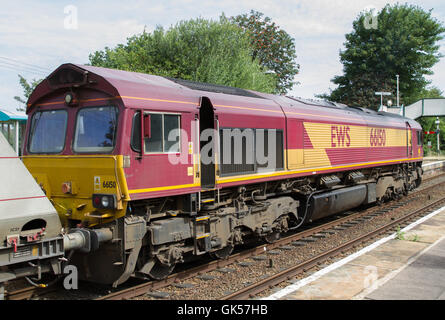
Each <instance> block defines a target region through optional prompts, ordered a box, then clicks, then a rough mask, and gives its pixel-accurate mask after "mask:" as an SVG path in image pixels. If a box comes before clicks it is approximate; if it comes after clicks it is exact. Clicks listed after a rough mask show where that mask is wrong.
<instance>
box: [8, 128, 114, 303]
mask: <svg viewBox="0 0 445 320" xmlns="http://www.w3.org/2000/svg"><path fill="white" fill-rule="evenodd" d="M0 177H1V179H0V300H2V299H4V283H5V282H6V281H10V280H14V279H17V278H21V277H30V276H34V277H36V278H37V280H40V278H41V274H42V273H46V272H51V273H53V274H55V275H61V274H63V269H62V268H63V267H64V265H66V264H67V263H69V261H68V260H67V259H66V258H64V256H65V253H68V252H70V251H72V250H80V251H81V252H84V253H89V252H91V251H94V250H95V249H97V248H98V247H99V244H100V243H101V242H105V241H108V240H110V239H111V238H112V234H111V231H110V230H109V229H106V228H104V229H94V230H93V229H73V230H71V231H70V233H69V234H65V233H64V232H63V229H62V225H61V222H60V219H59V215H58V213H57V211H56V209H55V208H54V207H53V206H52V204H51V202H50V201H49V200H48V198H47V197H46V196H45V194H44V192H43V190H42V189H41V188H40V186H39V185H38V184H37V182H36V181H35V180H34V178H33V177H32V175H31V174H30V173H29V172H28V170H27V169H26V167H25V165H24V164H23V163H22V161H21V160H20V158H19V157H17V155H16V153H15V152H14V150H13V149H12V148H11V146H10V145H9V143H8V141H7V140H6V139H5V137H4V136H3V135H2V134H0ZM34 279H35V278H34ZM28 280H30V279H29V278H28ZM30 282H31V283H33V284H34V285H37V283H36V282H34V281H32V280H30Z"/></svg>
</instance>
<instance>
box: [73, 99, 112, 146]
mask: <svg viewBox="0 0 445 320" xmlns="http://www.w3.org/2000/svg"><path fill="white" fill-rule="evenodd" d="M116 127H117V109H116V108H115V107H112V106H107V107H94V108H84V109H81V110H80V111H79V113H78V114H77V121H76V132H75V135H74V144H73V149H74V151H75V152H99V153H104V152H110V151H112V150H113V149H114V145H115V142H116Z"/></svg>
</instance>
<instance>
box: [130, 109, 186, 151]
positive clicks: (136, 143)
mask: <svg viewBox="0 0 445 320" xmlns="http://www.w3.org/2000/svg"><path fill="white" fill-rule="evenodd" d="M149 115H150V137H149V138H148V137H146V138H145V139H144V153H146V154H147V153H172V152H174V153H176V152H180V141H181V140H180V128H181V117H180V115H176V114H162V113H149ZM140 145H141V114H140V112H137V113H135V115H134V117H133V126H132V133H131V148H132V149H133V150H134V151H136V152H141V150H140Z"/></svg>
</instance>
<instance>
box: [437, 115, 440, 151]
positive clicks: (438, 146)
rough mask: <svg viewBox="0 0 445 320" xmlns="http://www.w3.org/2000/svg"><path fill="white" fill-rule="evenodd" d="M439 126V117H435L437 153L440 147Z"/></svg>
mask: <svg viewBox="0 0 445 320" xmlns="http://www.w3.org/2000/svg"><path fill="white" fill-rule="evenodd" d="M439 124H440V120H439V117H436V125H437V127H436V132H437V153H439V152H440V145H439Z"/></svg>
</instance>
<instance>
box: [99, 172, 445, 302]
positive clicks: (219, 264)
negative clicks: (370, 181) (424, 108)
mask: <svg viewBox="0 0 445 320" xmlns="http://www.w3.org/2000/svg"><path fill="white" fill-rule="evenodd" d="M442 175H444V174H442ZM442 175H439V176H436V177H435V178H437V177H440V176H442ZM444 184H445V182H440V183H437V184H434V185H431V186H428V187H426V188H424V189H422V190H419V191H418V192H415V193H411V194H409V195H408V196H406V197H404V198H403V199H401V200H399V201H398V202H390V203H387V204H384V205H382V206H381V207H371V208H368V209H366V210H362V211H358V212H352V213H351V212H349V213H346V214H344V216H342V217H340V218H337V219H335V220H332V221H328V222H325V223H323V224H320V225H315V226H311V227H310V228H308V229H306V230H303V231H300V232H298V233H295V234H291V235H288V236H286V237H283V238H281V239H279V240H277V241H276V242H274V243H272V244H261V245H259V246H256V247H255V248H251V249H247V250H244V251H242V252H239V253H236V254H233V255H231V256H230V257H228V258H227V259H225V260H214V261H211V262H209V263H206V264H203V265H200V266H197V267H194V268H191V269H188V270H185V271H182V272H178V273H175V274H173V275H171V276H169V277H168V278H167V279H165V280H161V281H151V282H146V283H142V284H139V285H136V286H134V287H131V288H127V289H123V290H119V291H116V292H113V293H110V294H108V295H105V296H102V297H99V298H97V300H122V299H131V298H134V297H137V296H141V295H145V294H147V293H148V292H155V291H157V290H159V289H162V288H166V287H168V286H171V285H175V284H177V283H180V282H181V281H184V280H186V279H190V278H193V277H196V276H198V275H202V274H204V273H206V272H210V271H214V270H218V269H222V268H225V267H227V266H229V265H231V264H233V263H237V262H239V261H242V260H245V259H247V258H250V257H254V256H257V255H261V254H263V253H264V252H265V251H271V250H273V249H277V248H280V247H283V246H286V245H289V244H290V245H293V246H301V245H304V242H305V241H308V240H311V241H312V240H313V239H312V238H313V237H315V238H323V237H324V236H325V235H327V234H329V233H332V232H336V231H338V230H344V229H345V228H348V227H350V226H353V225H355V224H357V223H359V222H363V221H366V220H368V219H372V218H373V217H375V216H378V215H381V214H383V213H386V212H390V211H392V210H395V209H398V208H403V207H405V206H407V205H409V203H410V202H412V201H413V200H415V199H416V197H417V196H418V195H419V193H422V194H423V193H429V192H430V191H431V190H434V189H436V188H437V187H438V186H439V185H444ZM440 201H442V202H443V203H445V198H444V199H440V200H438V201H436V202H435V203H434V204H431V205H428V206H427V207H425V208H421V209H419V210H416V211H415V212H413V213H410V214H408V215H407V216H404V217H403V218H400V219H397V220H395V221H393V222H391V223H390V224H388V225H387V226H383V227H381V228H379V229H377V230H376V231H373V232H371V233H368V234H366V235H364V236H361V237H359V238H357V239H354V240H353V241H349V242H347V243H345V244H344V245H342V246H339V247H337V248H334V249H332V250H329V251H327V252H325V253H323V254H320V255H319V256H316V257H314V258H311V259H310V260H308V261H305V262H303V263H301V264H298V265H296V266H294V267H292V268H290V269H289V270H284V271H282V272H279V273H277V274H276V275H273V276H271V277H270V278H267V279H263V280H261V281H260V282H258V283H254V284H252V285H250V286H247V287H245V288H243V289H241V290H240V291H239V292H234V293H231V294H230V295H226V296H224V297H223V298H222V299H246V298H250V297H251V296H252V295H255V294H257V293H259V292H262V291H264V290H265V289H267V288H269V287H270V286H274V285H276V284H277V283H280V282H282V281H286V280H289V279H290V278H292V277H294V276H295V274H298V273H301V272H304V271H306V270H308V269H310V268H312V267H314V266H316V265H318V264H320V263H322V261H326V260H328V259H330V258H332V257H334V256H336V255H338V254H339V253H342V252H345V251H346V250H348V249H350V248H352V247H354V246H357V245H359V244H360V243H363V242H365V241H369V239H371V237H376V236H378V235H379V234H381V233H384V232H388V230H390V229H391V228H394V227H395V226H397V225H400V224H401V223H402V222H403V221H406V220H408V219H412V218H413V217H414V216H417V215H420V214H421V213H420V212H423V211H425V210H429V209H428V208H431V207H433V206H434V205H436V206H437V205H438V204H439V202H440ZM337 216H338V215H337ZM335 230H336V231H335Z"/></svg>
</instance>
